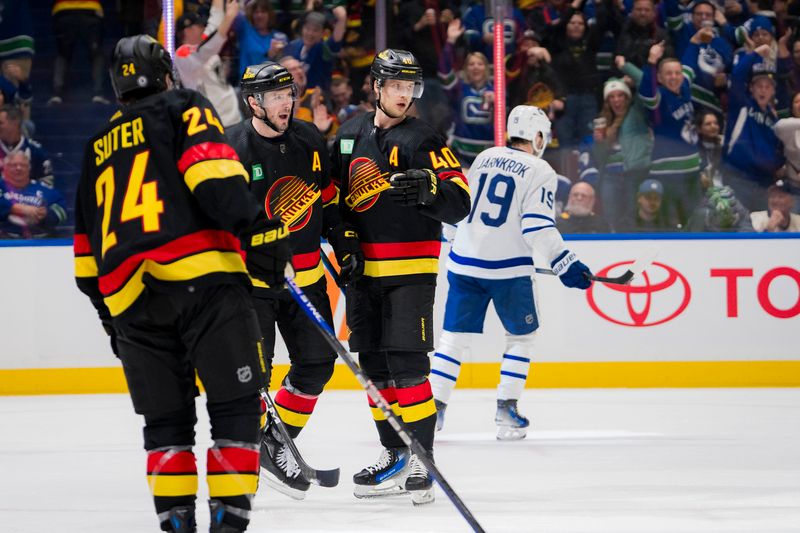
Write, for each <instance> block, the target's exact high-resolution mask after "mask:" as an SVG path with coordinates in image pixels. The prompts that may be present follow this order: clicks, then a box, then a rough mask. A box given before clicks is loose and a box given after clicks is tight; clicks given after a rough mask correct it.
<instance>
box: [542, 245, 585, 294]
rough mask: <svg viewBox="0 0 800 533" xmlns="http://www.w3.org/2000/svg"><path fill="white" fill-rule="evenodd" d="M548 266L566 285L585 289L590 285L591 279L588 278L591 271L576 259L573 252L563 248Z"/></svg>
mask: <svg viewBox="0 0 800 533" xmlns="http://www.w3.org/2000/svg"><path fill="white" fill-rule="evenodd" d="M550 266H551V267H552V269H553V273H554V274H556V275H557V276H558V279H560V280H561V283H563V284H564V286H566V287H569V288H571V289H583V290H586V289H588V288H589V287H591V286H592V280H591V279H589V276H591V275H592V271H591V270H589V267H587V266H586V265H584V264H583V263H581V262H580V261H579V260H578V256H576V255H575V253H574V252H570V251H569V250H564V251H563V252H562V253H561V255H559V256H558V257H557V258H556V259H555V260H554V261H553V262H552V263H550Z"/></svg>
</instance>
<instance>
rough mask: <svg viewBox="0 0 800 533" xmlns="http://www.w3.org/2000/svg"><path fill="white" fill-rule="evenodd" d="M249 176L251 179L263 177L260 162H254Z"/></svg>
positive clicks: (256, 179) (261, 178) (255, 179)
mask: <svg viewBox="0 0 800 533" xmlns="http://www.w3.org/2000/svg"><path fill="white" fill-rule="evenodd" d="M250 176H251V177H252V179H253V181H258V180H263V179H264V169H263V168H261V163H256V164H255V165H253V170H252V172H250Z"/></svg>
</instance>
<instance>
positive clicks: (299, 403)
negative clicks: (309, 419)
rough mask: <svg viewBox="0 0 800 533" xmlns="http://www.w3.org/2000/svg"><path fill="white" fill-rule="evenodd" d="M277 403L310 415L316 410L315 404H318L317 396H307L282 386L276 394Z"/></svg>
mask: <svg viewBox="0 0 800 533" xmlns="http://www.w3.org/2000/svg"><path fill="white" fill-rule="evenodd" d="M275 403H276V404H278V405H280V406H281V407H283V408H284V409H288V410H289V411H294V412H295V413H300V414H304V415H310V414H311V413H313V412H314V406H315V405H317V398H316V397H314V398H305V397H303V396H298V395H297V394H292V393H291V392H289V391H288V390H286V389H284V388H281V390H279V391H278V394H276V395H275Z"/></svg>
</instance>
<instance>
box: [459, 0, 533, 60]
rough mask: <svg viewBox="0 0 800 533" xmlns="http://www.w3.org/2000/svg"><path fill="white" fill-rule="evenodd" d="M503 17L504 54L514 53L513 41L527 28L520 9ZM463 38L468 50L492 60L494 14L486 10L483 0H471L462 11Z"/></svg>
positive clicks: (515, 9)
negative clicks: (470, 3) (477, 0)
mask: <svg viewBox="0 0 800 533" xmlns="http://www.w3.org/2000/svg"><path fill="white" fill-rule="evenodd" d="M509 15H510V16H507V17H505V18H504V19H503V36H504V42H505V52H506V55H510V54H513V53H514V48H515V47H514V43H516V42H517V39H519V37H520V35H522V32H523V31H525V29H526V28H527V24H526V23H525V18H524V17H523V16H522V11H520V10H519V9H518V8H516V7H515V8H514V9H513V10H511V13H509ZM463 23H464V29H465V32H464V39H465V41H466V44H467V49H468V50H469V51H470V52H481V53H482V54H483V55H484V56H486V57H487V58H491V59H490V60H489V61H490V63H491V62H493V61H494V15H493V13H491V11H490V12H489V13H487V12H486V6H485V5H484V3H483V2H473V3H472V5H470V6H469V7H468V8H467V10H466V11H465V12H464V17H463Z"/></svg>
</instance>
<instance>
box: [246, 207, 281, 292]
mask: <svg viewBox="0 0 800 533" xmlns="http://www.w3.org/2000/svg"><path fill="white" fill-rule="evenodd" d="M244 241H245V246H244V250H245V252H247V259H246V261H245V262H246V264H247V270H248V271H249V272H250V275H251V276H253V277H254V278H256V279H258V280H261V281H263V282H264V283H266V284H267V285H269V286H270V287H281V286H282V285H283V281H284V279H285V274H284V270H285V269H286V264H287V263H289V262H290V261H291V260H292V249H291V248H290V247H289V229H288V228H287V227H286V226H284V225H283V222H281V219H280V218H279V217H273V218H259V219H258V220H257V221H256V222H255V223H254V224H253V227H251V228H250V230H249V231H248V232H247V233H246V234H245V235H244Z"/></svg>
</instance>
